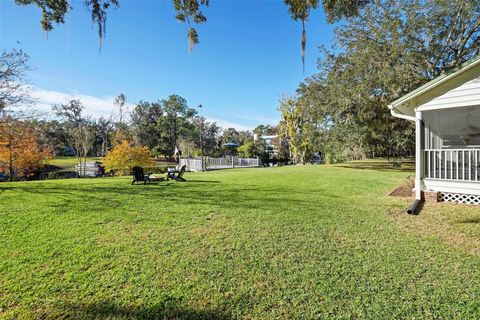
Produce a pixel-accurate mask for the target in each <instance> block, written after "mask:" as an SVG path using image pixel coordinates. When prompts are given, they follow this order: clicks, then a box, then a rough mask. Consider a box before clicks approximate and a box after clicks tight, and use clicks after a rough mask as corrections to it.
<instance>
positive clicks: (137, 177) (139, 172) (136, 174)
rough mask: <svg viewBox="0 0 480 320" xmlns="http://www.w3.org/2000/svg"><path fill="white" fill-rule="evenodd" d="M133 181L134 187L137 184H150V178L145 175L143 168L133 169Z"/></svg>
mask: <svg viewBox="0 0 480 320" xmlns="http://www.w3.org/2000/svg"><path fill="white" fill-rule="evenodd" d="M132 171H133V181H132V185H133V184H134V183H135V182H143V184H146V183H147V182H149V183H150V178H149V177H148V176H147V175H145V174H144V173H143V168H142V167H133V168H132Z"/></svg>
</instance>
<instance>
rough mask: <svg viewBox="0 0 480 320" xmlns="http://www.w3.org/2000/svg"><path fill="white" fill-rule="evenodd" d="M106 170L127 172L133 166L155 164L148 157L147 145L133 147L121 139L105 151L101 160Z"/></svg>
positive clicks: (119, 172) (118, 172) (119, 173)
mask: <svg viewBox="0 0 480 320" xmlns="http://www.w3.org/2000/svg"><path fill="white" fill-rule="evenodd" d="M103 165H104V166H105V169H107V170H114V171H115V173H116V174H117V175H122V174H129V173H130V170H131V169H132V168H133V167H135V166H140V167H148V166H153V165H155V161H153V160H152V158H150V152H149V150H148V148H147V147H135V146H133V144H132V143H130V142H129V141H128V140H123V142H122V143H119V144H117V145H116V146H115V147H114V148H113V149H112V150H110V151H109V152H107V154H106V155H105V158H104V160H103Z"/></svg>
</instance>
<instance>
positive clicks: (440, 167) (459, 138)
mask: <svg viewBox="0 0 480 320" xmlns="http://www.w3.org/2000/svg"><path fill="white" fill-rule="evenodd" d="M422 118H423V122H424V129H425V131H424V132H425V135H424V146H425V148H424V178H425V179H435V180H447V181H461V182H480V108H479V107H478V106H471V107H457V108H446V109H438V110H431V111H424V112H422Z"/></svg>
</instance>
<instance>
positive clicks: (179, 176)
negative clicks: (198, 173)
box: [167, 165, 187, 182]
mask: <svg viewBox="0 0 480 320" xmlns="http://www.w3.org/2000/svg"><path fill="white" fill-rule="evenodd" d="M186 169H187V166H186V165H183V166H182V168H180V171H179V170H174V171H169V172H168V173H167V180H168V179H173V180H176V181H181V182H185V181H187V180H185V179H184V178H183V174H184V173H185V170H186Z"/></svg>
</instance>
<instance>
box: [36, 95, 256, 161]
mask: <svg viewBox="0 0 480 320" xmlns="http://www.w3.org/2000/svg"><path fill="white" fill-rule="evenodd" d="M115 105H116V106H117V112H116V114H115V115H114V116H110V117H100V118H98V119H93V118H91V117H89V116H87V115H85V113H84V111H85V107H84V105H83V104H82V102H81V101H80V100H72V101H69V102H68V103H65V104H57V105H54V106H53V107H52V114H53V115H54V118H53V119H49V120H38V119H35V120H31V121H30V124H31V126H32V127H33V128H35V130H36V132H37V136H38V138H39V140H40V142H41V144H42V145H44V146H45V147H46V148H48V149H49V150H51V151H52V152H53V154H54V155H69V154H70V153H73V154H75V155H76V156H78V157H84V156H87V155H88V156H103V155H105V154H106V153H107V151H108V150H110V149H111V148H112V147H113V146H115V145H117V144H120V143H122V142H123V141H125V140H127V141H129V142H131V143H132V144H134V145H137V146H142V147H143V146H145V147H147V148H148V150H149V151H150V154H151V155H152V156H153V157H163V158H167V159H168V158H172V157H173V156H174V155H175V154H176V153H177V152H180V153H181V154H182V155H184V156H202V155H203V156H211V157H218V156H223V155H224V154H225V152H226V151H227V150H226V149H227V148H226V147H224V144H225V143H227V142H231V141H233V142H235V143H237V144H239V145H240V146H244V145H247V146H250V147H249V148H246V147H244V148H240V151H241V152H242V153H243V154H244V156H247V157H250V156H255V155H256V151H255V148H254V147H253V134H252V132H251V131H241V130H236V129H235V128H227V129H222V128H220V127H219V126H218V125H217V124H216V123H215V122H210V121H208V120H207V119H206V118H205V117H203V116H201V115H200V114H199V111H200V109H201V106H200V107H198V108H191V107H189V106H188V104H187V101H186V100H185V99H184V98H182V97H181V96H179V95H176V94H172V95H170V96H168V97H167V98H165V99H162V100H159V101H156V102H148V101H140V102H139V103H137V104H136V105H135V106H134V107H133V108H132V110H131V111H130V112H126V111H125V105H126V97H125V96H124V95H123V94H121V95H119V97H118V98H117V99H116V100H115ZM70 155H71V154H70Z"/></svg>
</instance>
